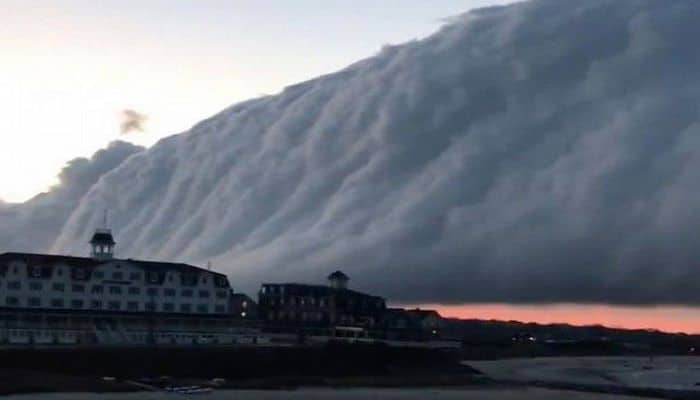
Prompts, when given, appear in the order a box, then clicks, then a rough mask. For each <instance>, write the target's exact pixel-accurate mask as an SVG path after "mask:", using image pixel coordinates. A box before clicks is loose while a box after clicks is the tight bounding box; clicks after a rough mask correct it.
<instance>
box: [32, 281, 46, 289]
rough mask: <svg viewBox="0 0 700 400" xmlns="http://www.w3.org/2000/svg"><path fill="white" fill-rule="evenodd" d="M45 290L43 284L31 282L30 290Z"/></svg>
mask: <svg viewBox="0 0 700 400" xmlns="http://www.w3.org/2000/svg"><path fill="white" fill-rule="evenodd" d="M43 288H44V285H42V284H41V282H29V290H34V291H38V290H42V289H43Z"/></svg>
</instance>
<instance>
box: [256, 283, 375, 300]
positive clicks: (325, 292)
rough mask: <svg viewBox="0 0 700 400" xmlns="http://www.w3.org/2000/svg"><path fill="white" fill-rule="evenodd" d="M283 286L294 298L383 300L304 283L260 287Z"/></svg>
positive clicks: (265, 284)
mask: <svg viewBox="0 0 700 400" xmlns="http://www.w3.org/2000/svg"><path fill="white" fill-rule="evenodd" d="M270 285H272V286H284V291H285V294H290V295H295V296H319V297H321V296H330V295H334V294H341V295H347V296H356V297H371V298H374V299H376V300H382V301H383V300H384V298H383V297H381V296H374V295H371V294H367V293H362V292H358V291H356V290H351V289H335V288H332V287H329V286H325V285H309V284H304V283H263V284H262V286H270Z"/></svg>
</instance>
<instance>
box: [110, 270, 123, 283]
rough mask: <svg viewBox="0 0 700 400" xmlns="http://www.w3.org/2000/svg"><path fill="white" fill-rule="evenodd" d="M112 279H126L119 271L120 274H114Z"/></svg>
mask: <svg viewBox="0 0 700 400" xmlns="http://www.w3.org/2000/svg"><path fill="white" fill-rule="evenodd" d="M112 279H115V280H118V281H120V280H122V279H124V273H123V272H121V271H119V272H113V273H112Z"/></svg>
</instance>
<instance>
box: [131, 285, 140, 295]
mask: <svg viewBox="0 0 700 400" xmlns="http://www.w3.org/2000/svg"><path fill="white" fill-rule="evenodd" d="M129 294H141V288H138V287H136V286H131V287H129Z"/></svg>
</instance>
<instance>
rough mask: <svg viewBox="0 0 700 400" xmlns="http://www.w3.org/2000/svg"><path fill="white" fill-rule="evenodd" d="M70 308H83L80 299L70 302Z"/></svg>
mask: <svg viewBox="0 0 700 400" xmlns="http://www.w3.org/2000/svg"><path fill="white" fill-rule="evenodd" d="M70 306H71V308H83V301H82V300H80V299H75V300H71V302H70Z"/></svg>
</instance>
